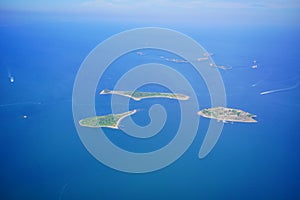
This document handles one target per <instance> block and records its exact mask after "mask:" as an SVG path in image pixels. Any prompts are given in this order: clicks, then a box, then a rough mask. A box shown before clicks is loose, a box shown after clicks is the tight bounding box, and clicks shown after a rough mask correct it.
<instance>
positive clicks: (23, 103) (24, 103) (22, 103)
mask: <svg viewBox="0 0 300 200" xmlns="http://www.w3.org/2000/svg"><path fill="white" fill-rule="evenodd" d="M26 104H37V105H40V104H42V102H33V101H26V102H17V103H8V104H1V105H0V107H8V106H17V105H26Z"/></svg>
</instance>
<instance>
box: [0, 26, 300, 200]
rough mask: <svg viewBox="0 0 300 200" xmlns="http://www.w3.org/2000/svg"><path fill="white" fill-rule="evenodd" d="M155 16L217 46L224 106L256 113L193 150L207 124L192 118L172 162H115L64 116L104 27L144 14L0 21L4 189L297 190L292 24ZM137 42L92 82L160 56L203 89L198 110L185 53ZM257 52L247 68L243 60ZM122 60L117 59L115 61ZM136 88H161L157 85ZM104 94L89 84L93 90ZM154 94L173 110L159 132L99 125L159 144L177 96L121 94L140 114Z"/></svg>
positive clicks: (137, 143)
mask: <svg viewBox="0 0 300 200" xmlns="http://www.w3.org/2000/svg"><path fill="white" fill-rule="evenodd" d="M161 26H162V27H165V28H172V29H175V30H177V31H180V32H182V33H184V34H186V35H188V36H190V37H192V38H194V39H195V40H196V41H197V42H199V43H200V44H201V45H202V46H203V47H204V48H206V49H207V51H209V52H212V53H214V55H213V59H214V61H215V62H216V64H218V65H225V66H230V67H232V69H230V70H222V69H220V73H221V74H222V77H223V81H224V84H225V88H226V94H227V105H228V107H234V108H240V109H243V110H245V111H248V112H250V113H253V114H256V115H257V117H256V119H257V120H258V123H256V124H245V123H234V124H231V123H227V124H225V125H224V129H223V132H222V135H221V137H220V139H219V141H218V143H217V144H216V146H215V147H214V149H213V150H212V151H211V152H210V154H209V155H208V156H207V157H205V158H204V159H199V158H198V151H199V148H200V146H201V144H202V141H203V138H204V136H205V133H206V131H207V127H208V123H209V119H203V118H201V119H200V124H199V130H198V132H197V136H196V138H195V140H194V142H193V143H192V145H191V146H190V147H189V149H188V150H187V151H186V152H185V153H184V154H183V156H182V157H181V158H180V159H178V160H177V161H176V162H174V163H173V164H171V165H170V166H168V167H166V168H164V169H161V170H158V171H155V172H151V173H146V174H128V173H124V172H119V171H116V170H114V169H111V168H109V167H107V166H105V165H103V164H102V163H100V162H99V161H97V160H96V159H95V158H94V157H93V156H92V155H91V154H90V153H89V152H88V151H87V150H86V149H85V147H84V145H83V144H82V143H81V141H80V139H79V136H78V134H77V132H76V129H75V125H74V121H73V116H72V89H73V83H74V81H75V77H76V73H77V71H78V69H79V67H80V65H81V63H82V62H83V60H84V59H85V57H86V56H87V55H88V54H89V52H90V51H91V50H92V49H93V48H94V47H95V46H96V45H98V44H99V43H100V42H101V41H103V40H105V39H107V38H108V37H110V36H111V35H113V34H116V33H119V32H121V31H124V30H127V29H130V28H136V27H143V25H139V24H130V25H126V26H124V25H120V24H117V23H112V24H109V23H102V22H72V21H46V22H45V21H43V22H40V21H34V22H31V23H29V22H26V23H25V22H24V23H21V22H20V23H8V24H7V25H5V26H1V27H0V33H1V39H0V41H1V46H0V51H1V60H0V65H1V67H0V95H1V98H0V117H1V123H0V137H1V138H0V154H1V158H2V162H1V170H0V175H1V182H0V184H1V187H0V188H1V189H0V196H1V199H59V200H61V199H183V198H185V199H298V198H300V192H299V191H300V190H299V189H300V172H299V169H300V156H299V152H300V145H299V142H300V135H299V134H300V132H299V128H300V125H299V119H300V118H299V113H298V112H299V110H300V103H299V98H300V86H299V82H300V73H299V72H300V69H299V63H300V57H299V56H298V54H299V52H300V38H299V32H300V31H299V29H297V28H295V27H251V28H244V27H239V26H236V27H234V26H232V27H212V26H211V27H198V26H196V27H189V26H186V27H176V26H168V25H164V26H163V25H161ZM143 52H144V53H145V55H144V56H138V55H137V54H136V53H135V52H131V53H129V54H128V55H124V56H123V57H122V58H120V59H119V60H117V61H116V62H115V63H113V64H112V66H111V68H110V69H108V71H107V72H106V74H105V75H104V76H103V80H104V83H103V84H102V85H101V84H99V85H98V88H97V90H99V91H100V90H101V89H105V88H112V87H113V85H114V84H115V83H116V81H117V80H118V78H119V77H120V76H122V73H124V72H125V71H126V70H127V69H129V68H130V66H133V65H138V64H143V63H148V62H159V63H162V64H167V65H169V66H171V67H173V68H174V69H176V70H178V71H180V72H181V73H183V74H185V75H186V76H187V77H188V78H189V80H190V82H191V84H192V85H193V88H194V89H195V91H197V97H198V98H199V99H201V100H200V102H199V104H200V108H199V109H201V108H205V107H209V106H210V101H209V94H208V92H207V89H206V87H205V85H204V83H203V82H201V81H200V82H199V80H197V79H196V78H195V77H194V76H193V71H192V70H191V69H190V68H189V67H188V64H180V63H172V62H167V61H164V60H161V59H159V56H160V55H162V54H163V55H165V56H166V57H167V56H170V57H171V56H172V57H173V56H176V55H170V54H169V53H168V52H159V51H155V50H151V49H147V50H143ZM254 60H256V61H257V65H258V68H256V69H253V68H251V66H252V65H253V61H254ZM122 63H123V65H122V67H123V68H122V69H123V70H116V67H117V66H119V65H120V64H122ZM124 63H127V64H124ZM114 66H115V68H114ZM182 66H184V67H185V68H186V69H182ZM10 76H13V77H14V82H13V83H11V82H10V80H9V77H10ZM298 86H299V87H298ZM140 89H141V90H143V91H151V90H160V91H169V90H168V88H165V87H162V86H158V85H155V84H154V85H147V86H144V87H141V88H140ZM272 90H273V92H270V93H269V94H265V95H261V94H260V93H261V92H265V91H272ZM109 99H110V97H109V96H100V95H98V96H97V95H96V98H95V101H96V102H109ZM154 103H155V104H157V103H160V104H162V105H164V106H165V108H166V110H167V112H168V116H170V117H169V118H168V120H167V122H166V125H165V127H164V128H163V130H162V133H163V134H158V135H157V136H155V137H153V138H150V139H149V140H145V141H141V140H139V139H134V138H132V137H129V136H127V135H126V134H123V133H122V131H120V130H110V129H105V134H106V135H107V137H108V138H110V139H111V140H112V141H113V142H114V143H115V144H117V145H118V146H120V147H122V148H124V149H127V150H130V151H134V152H147V151H153V150H156V149H159V148H161V147H162V146H164V145H165V144H167V143H168V141H170V140H171V139H172V138H173V137H174V133H176V129H177V128H178V123H179V121H180V119H179V117H180V114H179V113H178V102H177V101H172V100H169V99H166V100H157V99H155V100H150V99H148V100H144V101H141V102H134V101H130V106H131V108H135V107H137V108H140V109H141V112H139V113H137V115H136V116H133V119H134V120H135V122H136V123H137V124H139V125H147V124H148V123H149V120H150V119H149V116H148V114H147V111H148V109H149V108H150V106H151V105H153V104H154ZM96 110H97V113H98V114H99V115H100V114H107V113H109V112H110V111H111V110H110V107H109V104H102V103H96ZM24 116H26V117H24Z"/></svg>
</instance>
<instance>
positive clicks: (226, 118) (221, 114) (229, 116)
mask: <svg viewBox="0 0 300 200" xmlns="http://www.w3.org/2000/svg"><path fill="white" fill-rule="evenodd" d="M198 115H200V116H202V117H206V118H211V119H217V120H218V121H223V122H257V121H256V120H255V119H253V117H256V115H253V114H250V113H248V112H245V111H242V110H238V109H234V108H224V107H215V108H207V109H203V110H201V111H199V112H198Z"/></svg>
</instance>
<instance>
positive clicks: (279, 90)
mask: <svg viewBox="0 0 300 200" xmlns="http://www.w3.org/2000/svg"><path fill="white" fill-rule="evenodd" d="M299 85H300V82H298V83H297V84H296V85H294V86H291V87H288V88H281V89H276V90H268V91H265V92H261V93H260V95H266V94H272V93H275V92H284V91H288V90H293V89H295V88H297V87H298V86H299Z"/></svg>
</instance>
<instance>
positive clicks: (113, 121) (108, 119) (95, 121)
mask: <svg viewBox="0 0 300 200" xmlns="http://www.w3.org/2000/svg"><path fill="white" fill-rule="evenodd" d="M134 113H136V110H132V111H128V112H124V113H120V114H109V115H103V116H97V117H90V118H85V119H82V120H80V121H79V124H80V126H85V127H90V128H100V127H107V128H113V129H119V123H120V122H121V120H122V119H124V118H125V117H128V116H130V115H133V114H134Z"/></svg>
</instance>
